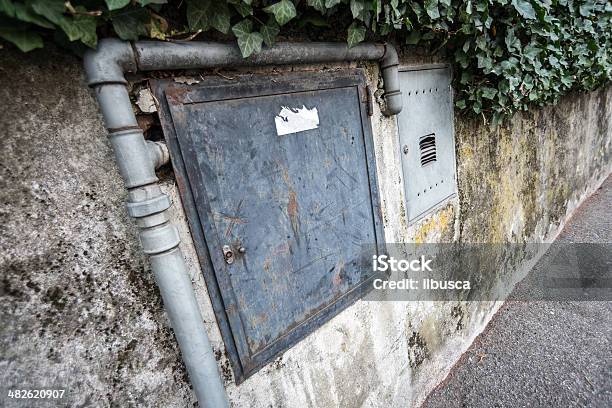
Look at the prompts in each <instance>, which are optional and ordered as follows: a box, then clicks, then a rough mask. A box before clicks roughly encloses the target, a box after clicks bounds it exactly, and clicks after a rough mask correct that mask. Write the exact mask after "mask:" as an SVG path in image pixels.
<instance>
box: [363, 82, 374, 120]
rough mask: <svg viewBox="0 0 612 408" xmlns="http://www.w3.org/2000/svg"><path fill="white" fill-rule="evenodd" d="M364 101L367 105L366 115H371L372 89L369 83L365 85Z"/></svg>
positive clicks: (372, 103) (372, 112) (372, 105)
mask: <svg viewBox="0 0 612 408" xmlns="http://www.w3.org/2000/svg"><path fill="white" fill-rule="evenodd" d="M365 91H366V103H367V107H368V116H372V115H373V114H374V96H373V95H372V89H371V88H370V86H369V85H366V89H365Z"/></svg>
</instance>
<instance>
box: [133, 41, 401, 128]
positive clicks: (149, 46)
mask: <svg viewBox="0 0 612 408" xmlns="http://www.w3.org/2000/svg"><path fill="white" fill-rule="evenodd" d="M134 52H135V53H136V61H137V65H138V69H139V70H141V71H155V70H177V69H199V68H218V67H231V66H249V65H282V64H316V63H326V62H329V63H331V62H343V61H354V60H376V61H380V63H381V70H382V75H383V80H384V82H383V86H384V89H385V94H384V95H383V97H384V99H385V102H386V105H387V106H386V107H385V108H384V109H383V114H385V115H387V116H391V115H396V114H398V113H399V112H400V111H401V110H402V99H401V92H400V90H399V74H398V65H399V60H398V57H397V52H396V51H395V48H394V47H393V46H391V45H390V44H375V43H363V44H358V45H356V46H354V47H351V48H349V47H348V45H347V44H344V43H327V42H312V43H282V42H281V43H276V44H274V46H272V47H268V48H264V49H262V50H261V51H260V52H259V53H257V54H253V55H251V56H250V57H248V58H243V57H242V55H241V54H240V49H239V48H238V46H237V45H236V44H233V43H232V44H223V43H212V42H196V41H189V42H172V43H171V42H160V41H137V42H135V43H134Z"/></svg>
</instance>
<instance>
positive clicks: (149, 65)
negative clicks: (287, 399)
mask: <svg viewBox="0 0 612 408" xmlns="http://www.w3.org/2000/svg"><path fill="white" fill-rule="evenodd" d="M359 59H362V60H379V61H380V63H381V70H382V75H383V79H384V87H385V95H384V97H385V101H386V105H387V106H386V108H385V109H384V110H383V112H384V113H385V114H387V115H392V114H397V113H399V112H400V110H401V108H402V104H401V93H400V92H399V79H398V70H397V66H398V59H397V53H396V52H395V49H394V48H393V47H392V46H390V45H388V44H385V45H381V44H361V45H358V46H356V47H353V48H350V49H349V48H348V47H347V46H346V44H337V43H309V44H291V43H280V44H277V45H275V46H274V47H271V48H266V49H264V50H263V51H262V52H261V53H259V54H257V55H254V56H252V57H250V58H248V59H246V60H245V59H243V58H242V56H241V55H240V51H239V50H238V47H237V46H235V45H229V44H216V43H198V42H188V43H167V42H150V41H148V42H147V41H144V42H136V43H135V44H133V45H132V44H130V43H127V42H123V41H119V40H116V39H104V40H101V41H100V42H99V43H98V48H97V49H96V50H92V51H89V52H87V53H86V55H85V58H84V65H85V71H86V73H87V79H88V84H89V86H91V87H92V88H93V89H94V91H95V94H96V98H97V99H98V103H99V104H100V109H101V111H102V115H103V116H104V122H105V124H106V127H107V129H108V132H109V137H110V140H111V144H112V146H113V149H114V151H115V156H116V159H117V163H118V167H119V171H120V173H121V176H122V177H123V179H124V182H125V185H126V187H127V188H128V203H127V207H128V212H129V214H130V216H132V217H133V218H135V219H136V223H137V225H138V227H139V236H140V241H141V244H142V248H143V251H144V252H145V253H146V254H147V255H149V256H150V260H151V268H152V270H153V274H154V276H155V280H156V282H157V285H158V286H159V290H160V292H161V295H162V298H163V300H164V305H165V307H166V310H167V313H168V316H169V318H170V322H171V324H172V327H173V329H174V332H175V335H176V338H177V341H178V344H179V347H180V349H181V353H182V355H183V360H184V361H185V365H186V367H187V371H188V373H189V378H190V379H191V383H192V385H193V388H194V390H195V393H196V395H197V397H198V401H199V403H200V405H201V406H203V407H210V408H212V407H214V408H218V407H220V408H223V407H228V406H229V404H228V400H227V395H226V394H225V389H224V387H223V382H222V381H221V378H220V376H219V371H218V367H217V362H216V360H215V358H214V355H213V352H212V348H211V345H210V341H209V339H208V335H207V333H206V329H205V327H204V323H203V320H202V316H201V314H200V311H199V308H198V304H197V301H196V298H195V293H194V290H193V286H192V285H191V281H190V279H189V275H188V273H187V269H186V267H185V262H184V260H183V255H182V254H181V251H180V248H179V244H180V238H179V234H178V231H177V229H176V227H175V226H173V225H171V224H170V223H169V216H168V213H167V210H168V208H170V206H171V202H170V198H169V197H168V196H167V195H166V194H164V193H163V192H162V191H161V189H160V187H159V186H158V185H157V181H158V179H157V176H156V175H155V168H156V167H159V166H160V165H162V164H163V163H165V162H167V160H168V153H167V150H166V149H164V148H165V146H162V145H158V144H155V143H152V142H146V141H145V139H144V136H143V133H142V130H140V128H139V127H138V123H137V122H136V117H135V116H134V113H133V111H132V105H131V101H130V98H129V94H128V91H127V88H126V86H127V81H126V79H125V73H127V72H136V71H137V70H142V71H152V70H164V69H189V68H206V67H221V66H233V65H267V64H303V63H322V62H340V61H348V60H359Z"/></svg>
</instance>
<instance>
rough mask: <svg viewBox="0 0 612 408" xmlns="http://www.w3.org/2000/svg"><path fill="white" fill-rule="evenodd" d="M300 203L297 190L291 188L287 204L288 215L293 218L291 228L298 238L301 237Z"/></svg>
mask: <svg viewBox="0 0 612 408" xmlns="http://www.w3.org/2000/svg"><path fill="white" fill-rule="evenodd" d="M298 213H299V209H298V203H297V196H296V194H295V191H293V190H291V189H289V203H288V204H287V215H289V219H290V220H291V228H292V229H293V234H294V235H295V237H296V239H297V238H298V237H299V232H300V225H299V222H298Z"/></svg>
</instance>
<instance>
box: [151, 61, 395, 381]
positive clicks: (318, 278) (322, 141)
mask: <svg viewBox="0 0 612 408" xmlns="http://www.w3.org/2000/svg"><path fill="white" fill-rule="evenodd" d="M364 84H365V80H364V76H363V73H362V72H361V71H360V70H351V71H344V72H336V73H327V74H320V73H311V74H294V75H291V76H283V77H274V78H270V77H267V78H254V77H252V76H251V77H247V78H242V79H236V80H233V81H227V80H208V81H207V82H205V83H203V84H200V85H198V86H191V87H187V86H179V85H169V84H168V83H163V84H158V85H157V88H158V90H157V94H158V95H159V96H165V99H166V102H167V103H165V104H163V105H164V108H165V109H164V110H163V111H162V113H161V118H162V122H164V128H165V129H166V137H167V138H168V142H169V144H170V147H171V153H172V161H173V164H174V165H175V170H176V171H177V178H179V179H182V180H181V181H180V185H181V186H182V187H181V191H182V195H183V200H184V201H185V207H186V209H187V210H188V211H187V212H188V218H189V219H190V224H191V226H192V229H201V231H202V232H203V233H202V234H197V233H196V234H194V239H196V240H199V241H200V243H199V245H196V246H197V247H198V248H199V250H200V251H199V252H203V251H205V252H206V256H205V258H207V259H206V260H205V262H204V263H205V264H207V265H208V266H209V267H210V268H211V269H212V272H213V273H208V274H205V277H207V285H208V288H209V292H211V297H215V296H217V295H218V296H219V297H220V299H217V301H216V302H215V301H214V300H213V305H216V308H215V309H216V314H217V318H218V319H219V320H220V325H221V326H223V325H224V323H222V321H223V320H225V319H227V326H226V327H225V330H223V329H222V333H223V335H224V340H225V342H226V344H228V343H233V345H230V347H228V350H229V352H230V358H232V357H233V363H234V369H235V371H238V373H237V378H238V380H239V381H240V380H241V379H242V377H243V376H244V375H249V374H250V373H252V372H254V371H255V370H256V369H257V368H258V367H260V366H261V365H263V364H265V363H266V362H268V361H270V360H271V359H272V358H274V357H275V356H276V355H277V354H278V353H279V352H282V351H283V350H285V349H286V348H287V347H289V346H291V345H292V344H294V343H295V342H296V341H298V340H299V339H301V338H302V337H304V336H305V335H307V334H308V333H309V332H310V331H312V330H313V329H314V328H316V327H318V326H319V325H321V324H322V323H323V322H325V321H326V320H328V319H329V318H331V317H332V316H333V315H335V314H336V313H338V312H339V311H340V310H341V309H342V308H344V307H345V306H346V305H348V304H349V303H350V302H351V301H354V300H355V299H356V298H357V297H358V295H359V289H360V287H362V286H363V285H364V282H363V280H362V274H363V272H364V270H367V268H369V262H370V259H369V255H371V252H370V253H369V254H367V255H368V256H366V252H364V248H365V246H367V245H370V246H371V245H373V244H374V245H378V244H380V241H381V240H382V239H383V235H382V227H381V223H380V207H379V204H378V199H377V191H376V179H375V165H374V156H373V149H372V137H371V130H370V125H369V118H368V117H367V115H365V107H366V97H367V92H365V88H364ZM186 190H189V192H188V193H187V194H186V193H185V191H186ZM190 203H191V204H190ZM190 208H191V211H190ZM194 218H197V220H194ZM203 241H205V244H204V245H202V242H203ZM200 258H201V259H202V258H203V256H202V255H200ZM360 285H362V286H360ZM211 289H212V290H211ZM215 289H218V294H217V293H215ZM221 307H222V308H223V310H220V308H221ZM232 350H235V353H236V355H235V356H232Z"/></svg>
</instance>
